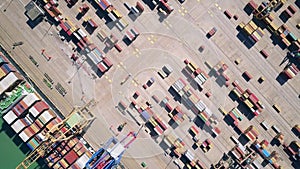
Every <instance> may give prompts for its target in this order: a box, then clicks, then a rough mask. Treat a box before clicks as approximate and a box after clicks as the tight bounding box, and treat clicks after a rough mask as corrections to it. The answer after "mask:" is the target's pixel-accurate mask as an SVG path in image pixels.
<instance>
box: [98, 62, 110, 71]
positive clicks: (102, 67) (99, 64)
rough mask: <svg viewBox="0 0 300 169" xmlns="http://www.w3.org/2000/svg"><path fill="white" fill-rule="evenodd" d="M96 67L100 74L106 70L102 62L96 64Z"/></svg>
mask: <svg viewBox="0 0 300 169" xmlns="http://www.w3.org/2000/svg"><path fill="white" fill-rule="evenodd" d="M97 67H98V69H99V70H100V71H101V72H102V73H104V72H106V71H107V69H108V67H107V66H106V65H105V64H104V63H103V62H100V63H98V64H97Z"/></svg>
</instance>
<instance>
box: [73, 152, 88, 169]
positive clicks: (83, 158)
mask: <svg viewBox="0 0 300 169" xmlns="http://www.w3.org/2000/svg"><path fill="white" fill-rule="evenodd" d="M89 159H90V157H89V156H88V155H87V154H84V155H82V156H81V157H80V158H78V159H77V161H76V164H77V165H78V166H79V168H85V164H86V163H87V162H88V161H89Z"/></svg>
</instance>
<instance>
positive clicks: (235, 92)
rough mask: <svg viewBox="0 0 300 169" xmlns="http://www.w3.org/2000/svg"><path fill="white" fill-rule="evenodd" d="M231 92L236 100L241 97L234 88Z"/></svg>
mask: <svg viewBox="0 0 300 169" xmlns="http://www.w3.org/2000/svg"><path fill="white" fill-rule="evenodd" d="M232 92H233V93H234V94H235V95H236V96H237V97H238V98H240V97H241V94H240V93H239V92H238V91H237V90H236V89H235V88H234V89H232Z"/></svg>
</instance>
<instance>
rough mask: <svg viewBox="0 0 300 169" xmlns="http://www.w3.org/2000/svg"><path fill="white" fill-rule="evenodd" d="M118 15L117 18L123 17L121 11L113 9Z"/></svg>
mask: <svg viewBox="0 0 300 169" xmlns="http://www.w3.org/2000/svg"><path fill="white" fill-rule="evenodd" d="M112 12H113V13H114V14H115V15H116V16H117V18H122V15H121V14H120V12H119V11H117V10H116V9H115V10H113V11H112Z"/></svg>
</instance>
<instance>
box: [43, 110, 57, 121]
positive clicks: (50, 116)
mask: <svg viewBox="0 0 300 169" xmlns="http://www.w3.org/2000/svg"><path fill="white" fill-rule="evenodd" d="M41 116H43V118H44V119H45V120H46V122H49V121H50V120H51V119H53V118H54V116H53V115H52V114H51V113H50V112H49V111H48V110H47V111H45V112H44V113H43V114H42V115H41Z"/></svg>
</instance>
